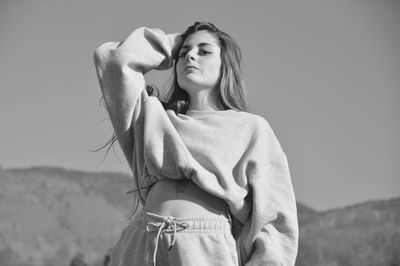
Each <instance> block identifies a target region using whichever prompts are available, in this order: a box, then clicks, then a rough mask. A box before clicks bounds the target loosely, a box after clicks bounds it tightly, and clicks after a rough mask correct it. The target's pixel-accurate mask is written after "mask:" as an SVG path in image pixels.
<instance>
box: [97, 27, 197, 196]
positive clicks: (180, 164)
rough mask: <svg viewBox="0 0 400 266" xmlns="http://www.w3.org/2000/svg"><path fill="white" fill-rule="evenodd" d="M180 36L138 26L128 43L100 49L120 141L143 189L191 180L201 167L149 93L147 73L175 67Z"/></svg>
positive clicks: (102, 79)
mask: <svg viewBox="0 0 400 266" xmlns="http://www.w3.org/2000/svg"><path fill="white" fill-rule="evenodd" d="M179 41H180V37H179V35H178V34H170V35H167V34H165V33H164V32H162V31H161V30H159V29H149V28H145V27H142V28H138V29H136V30H135V31H133V32H132V33H131V34H130V35H129V36H128V37H127V38H126V39H125V40H124V41H123V42H121V43H114V42H109V43H105V44H103V45H101V46H100V47H99V48H97V49H96V52H95V54H94V62H95V66H96V71H97V76H98V79H99V83H100V88H101V92H102V95H103V97H104V100H105V103H106V108H107V111H108V113H109V116H110V119H111V122H112V125H113V128H114V130H115V133H116V135H117V138H118V142H119V144H120V146H121V148H122V150H123V152H124V155H125V157H126V159H127V161H128V163H129V166H130V167H131V169H132V172H133V175H134V178H135V179H136V180H138V184H137V189H142V188H145V187H146V186H149V185H150V184H151V183H152V182H154V180H151V178H152V177H155V176H156V177H159V178H174V179H181V178H187V177H188V176H189V175H190V173H191V172H192V171H193V169H192V168H193V167H196V166H197V167H198V164H196V162H194V161H193V158H192V157H191V156H190V154H189V152H188V150H187V148H186V147H185V145H184V143H183V141H182V139H181V138H180V136H179V134H178V133H177V131H176V129H175V128H174V126H173V124H172V123H171V121H170V119H169V117H168V115H167V112H166V111H165V110H164V108H163V106H162V104H161V102H160V101H159V100H158V99H157V97H154V96H149V95H148V94H147V92H146V90H145V86H146V85H145V80H144V77H143V74H144V73H146V72H147V71H149V70H151V69H159V70H161V69H168V68H169V67H171V66H172V55H173V54H174V52H175V51H174V48H175V47H178V45H177V43H178V42H179Z"/></svg>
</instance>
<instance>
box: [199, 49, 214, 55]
mask: <svg viewBox="0 0 400 266" xmlns="http://www.w3.org/2000/svg"><path fill="white" fill-rule="evenodd" d="M199 54H200V55H206V54H211V52H209V51H205V50H200V51H199Z"/></svg>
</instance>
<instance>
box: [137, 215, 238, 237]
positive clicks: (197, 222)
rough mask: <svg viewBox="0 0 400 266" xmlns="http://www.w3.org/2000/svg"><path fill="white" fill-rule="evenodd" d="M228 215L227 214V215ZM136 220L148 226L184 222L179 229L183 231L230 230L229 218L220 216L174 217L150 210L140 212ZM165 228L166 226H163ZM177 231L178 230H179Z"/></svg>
mask: <svg viewBox="0 0 400 266" xmlns="http://www.w3.org/2000/svg"><path fill="white" fill-rule="evenodd" d="M228 217H229V216H228ZM138 221H139V222H140V223H141V224H143V225H145V226H148V225H149V224H160V225H161V224H163V223H175V224H178V225H180V224H184V225H185V229H184V230H180V231H184V232H185V233H189V232H216V231H231V226H232V222H231V220H230V219H229V218H226V217H224V216H220V217H174V216H162V215H158V214H155V213H151V212H145V211H143V212H141V213H140V214H139V217H138ZM165 229H166V228H165ZM180 231H178V232H180Z"/></svg>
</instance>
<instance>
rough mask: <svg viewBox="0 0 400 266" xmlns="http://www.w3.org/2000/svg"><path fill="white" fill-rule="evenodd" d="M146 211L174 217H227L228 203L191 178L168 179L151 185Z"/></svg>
mask: <svg viewBox="0 0 400 266" xmlns="http://www.w3.org/2000/svg"><path fill="white" fill-rule="evenodd" d="M144 211H147V212H151V213H155V214H158V215H162V216H174V217H221V216H225V217H226V216H227V204H226V203H225V201H224V200H222V199H221V198H218V197H216V196H213V195H211V194H210V193H208V192H206V191H204V190H202V189H201V188H199V187H198V186H197V185H196V184H195V183H193V181H191V180H173V179H167V180H162V181H158V182H157V183H155V184H154V185H153V186H152V187H151V189H150V191H149V193H148V195H147V199H146V204H145V206H144Z"/></svg>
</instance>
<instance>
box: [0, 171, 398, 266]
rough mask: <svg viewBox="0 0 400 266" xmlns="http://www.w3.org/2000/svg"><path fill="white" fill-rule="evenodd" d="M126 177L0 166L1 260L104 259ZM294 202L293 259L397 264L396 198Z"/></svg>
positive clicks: (119, 224)
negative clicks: (316, 205)
mask: <svg viewBox="0 0 400 266" xmlns="http://www.w3.org/2000/svg"><path fill="white" fill-rule="evenodd" d="M131 181H132V180H131V177H130V176H129V175H127V174H123V173H119V172H88V171H82V170H71V169H65V168H62V167H53V166H34V167H29V168H10V169H4V168H2V167H0V217H1V220H0V265H2V266H11V265H12V266H28V265H29V266H36V265H44V266H50V265H68V264H69V262H70V260H71V259H72V258H73V257H74V256H76V255H77V254H84V257H85V260H86V261H87V263H88V265H91V266H99V265H102V262H103V259H104V255H105V254H106V253H107V252H108V250H109V249H110V247H111V246H112V245H113V243H114V242H115V241H116V240H117V239H118V237H119V235H120V233H121V231H122V229H123V228H124V227H125V226H126V225H127V222H128V219H127V217H128V216H129V214H130V213H131V210H132V206H134V204H135V199H134V198H132V195H130V196H129V195H127V194H126V192H127V191H128V190H129V189H130V188H131V187H132V186H133V184H132V183H131ZM297 208H298V218H299V227H300V242H299V255H298V258H297V262H296V265H297V266H303V265H304V266H306V265H307V266H309V265H390V266H392V265H400V251H399V250H398V248H397V249H396V247H399V246H400V197H396V198H390V199H386V200H370V201H367V202H364V203H355V204H352V205H349V206H345V207H341V208H334V209H329V210H325V211H316V210H314V209H313V208H311V207H309V206H307V205H306V204H303V203H301V202H297ZM377 243H378V244H377ZM352 250H357V252H356V253H354V252H351V251H352Z"/></svg>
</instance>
